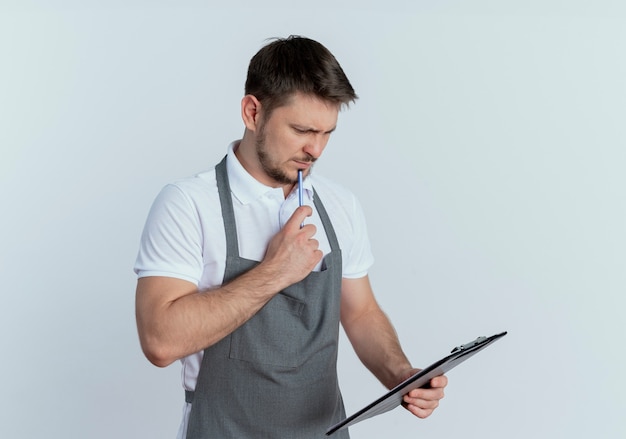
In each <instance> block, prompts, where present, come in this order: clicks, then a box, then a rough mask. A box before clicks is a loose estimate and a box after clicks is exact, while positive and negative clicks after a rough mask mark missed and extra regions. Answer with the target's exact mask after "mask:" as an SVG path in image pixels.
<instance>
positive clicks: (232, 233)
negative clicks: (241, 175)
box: [215, 156, 239, 258]
mask: <svg viewBox="0 0 626 439" xmlns="http://www.w3.org/2000/svg"><path fill="white" fill-rule="evenodd" d="M226 157H227V156H224V158H223V159H222V161H221V162H219V164H218V165H217V166H216V167H215V176H216V179H217V190H218V191H219V194H220V205H221V206H222V220H223V221H224V232H226V257H227V258H229V257H238V256H239V241H238V240H237V226H236V224H235V211H234V210H233V201H232V198H231V195H230V183H229V182H228V174H227V172H226Z"/></svg>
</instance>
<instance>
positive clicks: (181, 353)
mask: <svg viewBox="0 0 626 439" xmlns="http://www.w3.org/2000/svg"><path fill="white" fill-rule="evenodd" d="M283 288H284V285H283V283H281V281H280V280H279V278H278V277H277V276H276V275H275V273H272V272H270V271H268V270H265V269H264V267H262V266H257V267H256V268H255V269H252V270H250V271H249V272H247V273H245V274H243V275H241V276H240V277H238V278H236V279H235V280H233V281H232V282H230V283H228V284H226V285H223V286H221V287H219V288H216V289H212V290H207V291H199V290H198V289H197V288H196V287H195V286H194V285H193V284H191V283H189V282H185V281H181V280H179V279H173V278H165V277H146V278H142V279H140V280H139V282H138V284H137V325H138V329H139V336H140V341H141V345H142V349H143V350H144V353H145V354H146V356H147V357H148V359H149V360H150V361H151V362H152V363H154V364H155V365H157V366H160V367H164V366H167V365H169V364H170V363H172V362H174V361H175V360H177V359H179V358H182V357H185V356H187V355H190V354H193V353H195V352H198V351H201V350H203V349H206V348H207V347H209V346H211V345H213V344H215V343H217V342H218V341H220V340H221V339H222V338H224V337H225V336H227V335H228V334H230V333H231V332H233V331H234V330H235V329H237V328H238V327H239V326H241V325H242V324H244V323H245V322H246V321H248V320H249V319H250V318H251V317H252V316H254V314H255V313H256V312H257V311H258V310H259V309H261V308H262V307H263V305H265V303H267V302H268V301H269V300H270V299H271V298H272V297H273V296H274V295H275V294H277V293H278V292H279V291H280V290H282V289H283ZM164 297H168V298H169V299H165V300H163V299H164Z"/></svg>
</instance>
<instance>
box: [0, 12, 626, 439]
mask: <svg viewBox="0 0 626 439" xmlns="http://www.w3.org/2000/svg"><path fill="white" fill-rule="evenodd" d="M216 3H217V2H209V1H205V2H201V1H187V2H182V1H181V2H166V1H162V0H161V1H147V0H146V1H121V0H111V1H108V2H95V1H78V0H76V1H71V0H67V1H56V2H55V1H47V2H44V1H41V2H40V3H35V2H29V1H19V2H18V1H17V0H15V1H12V0H9V1H7V0H4V1H3V2H2V4H1V6H0V63H1V64H0V148H1V155H0V209H1V215H0V240H1V241H0V291H1V293H2V296H1V297H2V303H1V304H0V355H1V357H0V358H1V360H2V361H1V363H0V437H2V438H43V437H45V438H94V439H98V438H134V437H137V438H172V437H174V436H175V433H176V430H177V428H178V422H179V418H180V412H181V407H182V402H183V393H182V390H181V387H180V379H179V374H180V370H179V366H178V364H174V365H172V366H170V367H168V368H166V369H158V368H156V367H154V366H152V365H150V364H149V363H148V362H147V361H146V360H145V359H144V358H143V356H142V354H141V352H140V348H139V344H138V340H137V335H136V328H135V322H134V286H135V276H134V274H133V272H132V265H133V262H134V258H135V255H136V251H137V246H138V240H139V236H140V233H141V229H142V226H143V222H144V220H145V217H146V214H147V211H148V209H149V206H150V204H151V203H152V200H153V199H154V196H155V195H156V194H157V192H158V191H159V190H160V188H161V187H162V186H163V185H164V184H166V183H167V182H170V181H172V180H175V179H178V178H180V177H184V176H187V175H191V174H194V173H196V172H198V171H201V170H204V169H206V168H208V167H211V166H213V165H214V164H215V163H216V162H217V161H218V160H219V159H220V158H221V157H222V156H223V155H224V154H225V152H226V146H227V144H228V142H230V141H231V140H233V139H235V138H238V137H240V136H241V134H242V132H243V125H242V123H241V120H240V116H239V101H240V98H241V97H242V95H243V83H244V80H245V72H246V68H247V64H248V61H249V59H250V57H251V56H252V55H253V54H254V53H255V52H256V51H257V50H258V49H259V48H260V47H261V46H262V45H263V44H264V43H265V39H266V38H268V37H273V36H286V35H289V34H300V35H305V36H309V37H311V38H314V39H317V40H319V41H320V42H322V43H323V44H325V45H326V46H327V47H328V48H329V49H330V50H331V51H332V52H333V53H334V54H335V55H336V56H337V58H338V59H339V61H340V63H341V64H342V66H343V68H344V70H345V71H346V73H347V74H348V76H349V78H350V79H351V81H352V84H353V86H354V87H355V89H356V90H357V93H358V94H359V95H360V99H359V101H358V102H357V103H356V105H354V106H352V108H351V109H350V110H348V111H345V112H343V113H342V114H341V115H340V125H339V129H338V131H337V132H336V134H335V135H334V137H333V139H332V140H331V143H330V144H329V146H328V149H327V151H326V153H325V157H324V158H323V159H322V161H321V162H320V163H319V165H318V167H317V170H318V171H317V172H320V173H323V174H325V175H327V176H329V177H333V178H335V179H336V180H338V181H339V182H341V183H343V184H345V185H347V186H349V187H350V188H352V189H353V190H354V191H355V192H356V193H357V194H358V196H359V198H360V199H361V202H362V204H363V207H364V209H365V211H366V214H367V216H368V219H369V228H370V235H371V239H372V245H373V247H374V251H375V255H376V257H377V262H376V265H375V266H374V268H373V269H372V271H371V278H372V280H373V283H374V287H375V290H376V292H377V295H378V297H379V300H380V302H381V305H382V306H383V308H384V309H385V310H386V311H387V313H388V314H389V315H390V316H391V318H392V320H393V321H394V323H395V325H396V328H397V330H398V333H399V335H400V338H401V340H402V342H403V345H404V347H405V350H406V351H407V353H408V354H409V356H410V357H411V358H412V360H413V361H414V362H415V364H416V365H422V366H425V365H427V364H429V363H431V362H433V361H435V360H436V359H438V358H439V357H441V356H443V355H445V354H446V353H447V352H448V351H449V349H450V348H452V347H453V346H454V345H457V344H461V343H465V342H467V341H469V340H470V339H473V338H475V337H476V336H479V335H491V334H493V333H496V332H500V331H502V330H508V331H509V335H508V336H507V337H505V338H504V339H503V340H501V341H499V342H497V343H496V344H494V345H493V346H492V347H490V348H488V349H487V350H486V351H484V352H482V353H481V354H479V355H478V356H476V357H474V358H473V359H472V360H470V361H469V362H467V363H465V364H464V365H463V366H461V367H459V368H458V369H455V370H453V371H451V372H450V373H449V378H450V385H449V388H448V391H447V396H446V398H445V399H444V401H443V402H442V406H441V408H440V409H439V410H438V412H437V413H436V414H435V415H434V416H433V417H431V418H430V419H428V420H426V421H420V420H417V419H414V418H412V417H411V416H410V415H409V414H408V413H406V412H405V411H404V410H402V409H397V410H395V411H393V412H390V413H388V414H385V415H382V416H379V417H377V418H373V419H370V420H367V421H365V422H363V423H361V424H358V425H357V426H355V427H354V428H352V429H351V431H352V436H353V437H354V438H381V437H390V436H391V434H397V435H402V436H404V437H419V438H450V437H471V438H528V437H533V438H553V437H567V438H589V437H595V438H622V437H625V436H626V427H625V424H624V422H623V416H624V415H623V413H624V410H625V409H626V398H625V396H624V393H625V391H626V385H625V384H626V383H625V380H624V374H623V363H624V354H623V349H624V341H625V337H624V335H625V333H626V327H625V326H626V325H625V324H624V317H623V310H624V307H625V305H626V303H625V302H626V300H625V299H624V294H625V293H626V250H625V248H626V232H625V228H624V224H626V205H625V204H626V203H625V198H626V197H625V188H626V176H625V174H626V173H625V172H624V168H625V165H626V153H625V149H624V146H625V145H626V128H625V124H624V116H625V114H626V83H625V78H626V57H625V56H624V54H625V53H626V49H625V46H626V7H624V6H622V5H623V2H620V1H582V0H574V1H558V0H543V1H539V0H529V1H515V2H512V1H496V0H493V1H487V0H480V1H465V2H461V1H437V2H435V1H409V0H406V1H401V0H389V1H386V2H382V3H384V5H380V3H381V2H369V1H358V2H357V1H350V2H343V3H342V2H339V1H329V0H319V1H315V2H308V3H307V4H308V6H307V7H303V6H298V5H297V4H298V2H292V1H291V2H288V1H281V0H269V1H266V2H254V3H253V2H248V1H239V2H236V3H237V6H226V3H225V2H224V3H223V4H220V5H215V4H216ZM339 368H340V379H341V382H342V384H343V390H344V397H345V402H346V408H347V411H348V412H349V413H352V412H354V411H356V410H358V409H360V408H361V407H363V406H364V405H365V404H367V403H368V402H369V401H370V400H372V399H373V398H376V397H378V396H380V395H381V394H382V392H383V388H382V387H381V386H380V384H378V383H377V382H376V381H375V380H374V379H373V378H372V377H371V376H370V375H369V373H368V372H367V371H365V370H364V369H363V368H362V366H361V365H360V364H359V363H358V360H357V359H356V358H355V357H354V354H353V353H352V351H351V349H350V347H349V346H348V345H347V344H346V343H345V340H344V339H342V352H341V358H340V365H339Z"/></svg>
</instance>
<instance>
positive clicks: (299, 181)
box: [298, 169, 304, 228]
mask: <svg viewBox="0 0 626 439" xmlns="http://www.w3.org/2000/svg"><path fill="white" fill-rule="evenodd" d="M302 204H303V203H302V169H298V206H300V207H302ZM302 227H304V222H303V223H302V224H300V228H302Z"/></svg>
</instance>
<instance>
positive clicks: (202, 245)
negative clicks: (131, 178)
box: [135, 141, 373, 437]
mask: <svg viewBox="0 0 626 439" xmlns="http://www.w3.org/2000/svg"><path fill="white" fill-rule="evenodd" d="M238 145H239V141H236V142H233V143H231V145H230V146H229V148H228V158H227V162H226V167H227V171H228V178H229V182H230V187H231V191H232V195H233V209H234V212H235V220H236V224H237V237H238V241H239V255H240V256H241V257H243V258H246V259H251V260H256V261H260V260H262V259H263V256H264V255H265V250H266V248H267V245H268V243H269V241H270V239H271V238H272V237H273V236H274V235H275V234H276V233H278V231H279V230H280V228H281V227H282V226H283V225H284V224H285V222H286V221H287V220H288V219H289V218H290V217H291V215H292V214H293V212H294V210H295V209H296V208H297V207H298V196H297V191H295V190H294V191H293V192H292V193H290V194H289V195H288V196H287V198H286V199H285V196H284V193H283V189H282V188H271V187H268V186H265V185H263V184H261V183H259V182H258V181H257V180H256V179H254V177H252V176H251V175H250V174H248V172H247V171H246V170H245V169H244V168H243V166H242V165H241V163H239V160H238V159H237V157H236V156H235V153H234V150H235V148H237V146H238ZM313 187H315V190H316V191H317V193H318V195H319V197H320V198H321V200H322V203H323V204H324V207H325V208H326V211H327V212H328V216H329V217H330V220H331V223H332V225H333V228H334V229H335V233H336V235H337V239H338V241H339V246H340V247H341V252H342V269H343V277H344V278H353V279H356V278H360V277H363V276H365V275H366V274H367V270H368V269H369V267H370V266H371V265H372V263H373V256H372V253H371V250H370V243H369V238H368V236H367V228H366V224H365V218H364V216H363V212H362V209H361V206H360V204H359V202H358V200H357V199H356V198H355V196H354V195H353V194H352V193H351V192H350V191H348V190H347V189H345V188H343V187H342V186H339V185H337V184H335V183H332V182H330V181H328V180H326V179H325V178H322V177H320V176H318V175H315V173H314V172H312V173H311V174H310V176H309V177H308V178H306V179H305V180H304V183H303V188H304V189H305V191H304V196H303V198H304V203H305V204H308V205H310V206H312V207H313V215H312V216H311V217H309V218H307V219H306V221H305V222H306V223H312V224H315V226H316V227H317V234H316V236H315V239H317V240H318V241H319V243H320V250H322V252H323V253H324V255H326V254H327V253H329V252H330V245H329V243H328V239H327V237H326V234H325V233H324V227H323V225H322V222H321V220H320V217H319V214H318V213H317V211H316V209H315V206H314V205H313V189H312V188H313ZM225 264H226V236H225V234H224V222H223V220H222V212H221V207H220V200H219V194H218V190H217V182H216V179H215V169H211V170H210V171H206V172H203V173H200V174H198V175H196V176H194V177H190V178H187V179H184V180H180V181H178V182H175V183H173V184H169V185H167V186H165V187H164V188H163V190H162V191H161V192H160V193H159V195H158V196H157V198H156V200H155V201H154V203H153V205H152V208H151V209H150V213H149V215H148V219H147V221H146V224H145V227H144V231H143V234H142V237H141V243H140V248H139V254H138V256H137V261H136V263H135V272H136V273H137V275H138V277H147V276H166V277H174V278H178V279H184V280H187V281H189V282H192V283H194V284H196V285H198V288H199V289H201V290H202V289H207V288H212V287H216V286H219V285H221V283H222V280H223V277H224V269H225ZM319 265H321V263H320V264H319ZM319 265H318V267H316V270H319V268H320V267H319ZM286 268H287V269H288V267H286ZM202 355H203V352H202V351H201V352H198V353H196V354H192V355H189V356H187V357H185V358H183V359H181V362H182V366H183V371H182V380H183V387H184V388H185V389H186V390H194V389H195V385H196V380H197V377H198V371H199V369H200V364H201V362H202ZM188 414H189V408H188V407H186V409H185V419H183V425H181V432H179V437H182V436H180V434H184V431H183V430H186V419H187V417H188Z"/></svg>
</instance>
